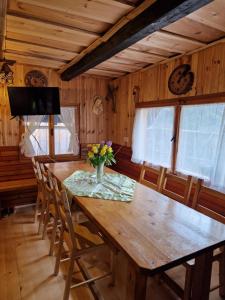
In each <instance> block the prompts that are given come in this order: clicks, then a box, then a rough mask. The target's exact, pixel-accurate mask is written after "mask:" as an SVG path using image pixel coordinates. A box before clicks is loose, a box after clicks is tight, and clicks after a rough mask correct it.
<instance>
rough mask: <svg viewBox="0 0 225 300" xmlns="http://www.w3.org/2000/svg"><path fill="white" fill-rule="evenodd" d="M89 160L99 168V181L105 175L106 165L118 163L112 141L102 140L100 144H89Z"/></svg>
mask: <svg viewBox="0 0 225 300" xmlns="http://www.w3.org/2000/svg"><path fill="white" fill-rule="evenodd" d="M88 161H89V162H90V164H91V165H92V166H93V167H94V168H96V170H97V181H98V182H100V181H101V179H102V176H103V168H104V165H106V166H110V165H112V163H116V160H115V157H114V154H113V149H112V142H111V141H107V142H105V141H102V142H101V143H100V144H89V145H88Z"/></svg>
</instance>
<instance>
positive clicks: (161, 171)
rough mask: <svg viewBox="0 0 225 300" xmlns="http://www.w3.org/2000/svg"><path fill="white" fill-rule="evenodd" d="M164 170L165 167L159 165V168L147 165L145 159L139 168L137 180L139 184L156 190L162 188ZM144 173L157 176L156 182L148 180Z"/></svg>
mask: <svg viewBox="0 0 225 300" xmlns="http://www.w3.org/2000/svg"><path fill="white" fill-rule="evenodd" d="M165 172H166V168H163V167H160V169H159V170H157V169H154V168H152V167H151V166H149V164H148V163H147V162H146V161H145V162H144V163H143V165H142V168H141V174H140V177H139V182H140V183H141V184H144V185H146V186H148V187H150V188H152V189H154V190H156V191H160V190H161V188H162V184H163V179H164V175H165ZM146 173H147V174H153V175H154V176H155V177H156V178H157V180H156V182H153V181H150V180H148V179H147V178H146Z"/></svg>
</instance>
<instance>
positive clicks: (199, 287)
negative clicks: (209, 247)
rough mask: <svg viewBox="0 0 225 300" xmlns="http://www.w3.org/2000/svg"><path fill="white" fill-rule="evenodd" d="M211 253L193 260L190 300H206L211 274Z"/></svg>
mask: <svg viewBox="0 0 225 300" xmlns="http://www.w3.org/2000/svg"><path fill="white" fill-rule="evenodd" d="M212 257H213V251H207V252H205V253H203V254H201V255H199V256H198V257H196V258H195V266H194V270H193V273H194V274H193V282H192V297H191V299H192V300H208V299H209V292H210V282H211V273H212Z"/></svg>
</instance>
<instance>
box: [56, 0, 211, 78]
mask: <svg viewBox="0 0 225 300" xmlns="http://www.w3.org/2000/svg"><path fill="white" fill-rule="evenodd" d="M210 2H212V0H166V1H165V0H157V1H156V2H155V3H153V4H152V5H151V6H150V7H148V8H147V9H146V10H145V11H143V12H142V13H141V14H139V15H138V16H136V17H135V18H134V19H133V20H131V21H130V22H128V23H127V24H126V25H125V26H123V27H122V28H121V29H119V30H118V31H117V32H116V33H115V34H114V35H113V36H112V37H111V38H109V39H108V40H107V41H106V42H103V43H102V44H100V45H99V46H98V47H97V48H95V49H94V50H93V51H92V52H90V53H88V54H86V55H85V56H84V57H83V58H82V59H81V60H79V61H78V62H77V63H75V64H74V65H72V66H69V67H68V68H67V69H66V70H65V71H63V72H62V74H61V79H62V80H65V81H68V80H71V79H72V78H74V77H76V76H78V75H80V74H82V73H84V72H86V71H87V70H89V69H91V68H93V67H95V66H96V65H98V64H100V63H101V62H103V61H105V60H107V59H109V58H111V57H112V56H114V55H115V54H117V53H118V52H120V51H122V50H124V49H126V48H128V47H129V46H131V45H133V44H135V43H136V42H138V41H140V40H141V39H143V38H145V37H146V36H148V35H150V34H152V33H153V32H155V31H157V30H160V29H162V28H163V27H165V26H167V25H169V24H171V23H173V22H175V21H177V20H179V19H181V18H183V17H185V16H186V15H188V14H190V13H192V12H193V11H195V10H197V9H199V8H201V7H202V6H204V5H206V4H208V3H210Z"/></svg>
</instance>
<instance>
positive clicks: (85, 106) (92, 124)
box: [0, 64, 109, 146]
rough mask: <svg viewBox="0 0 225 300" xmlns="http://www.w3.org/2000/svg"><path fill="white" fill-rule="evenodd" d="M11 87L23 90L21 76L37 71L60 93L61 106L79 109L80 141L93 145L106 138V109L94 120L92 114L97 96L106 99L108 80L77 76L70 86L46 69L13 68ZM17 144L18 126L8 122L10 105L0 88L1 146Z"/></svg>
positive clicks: (14, 121) (94, 117)
mask: <svg viewBox="0 0 225 300" xmlns="http://www.w3.org/2000/svg"><path fill="white" fill-rule="evenodd" d="M13 70H14V85H15V86H24V76H25V74H26V73H27V72H28V71H30V70H40V71H42V72H43V73H44V74H45V75H46V76H47V78H48V86H56V87H59V88H60V89H61V104H62V105H65V106H70V105H71V106H73V105H80V141H81V143H90V142H96V141H99V140H102V139H105V138H106V115H107V114H106V106H107V102H106V101H104V106H105V109H104V113H103V114H102V115H101V116H96V115H94V114H93V113H92V105H93V99H94V97H95V96H96V95H98V96H102V97H103V98H105V96H106V93H107V85H108V82H109V80H108V79H104V78H98V77H93V76H90V75H87V76H86V75H85V76H79V77H77V78H75V79H73V80H71V81H69V82H63V81H61V80H60V79H59V76H58V74H57V73H56V71H54V70H52V69H48V68H37V67H34V66H28V65H21V64H15V66H14V67H13ZM18 144H19V124H18V121H16V120H10V110H9V102H8V98H7V91H6V88H4V87H0V146H17V145H18Z"/></svg>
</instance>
